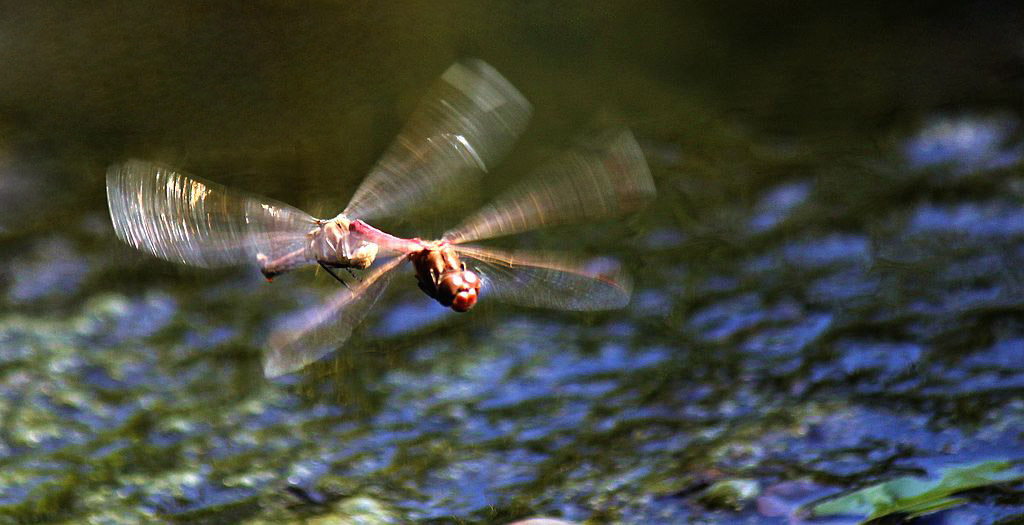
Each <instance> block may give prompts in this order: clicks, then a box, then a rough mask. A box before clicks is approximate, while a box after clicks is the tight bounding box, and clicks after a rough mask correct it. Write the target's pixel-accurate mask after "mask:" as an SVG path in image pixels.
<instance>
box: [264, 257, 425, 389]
mask: <svg viewBox="0 0 1024 525" xmlns="http://www.w3.org/2000/svg"><path fill="white" fill-rule="evenodd" d="M405 260H406V258H405V257H395V258H393V259H391V260H389V261H387V262H385V263H384V264H382V265H380V266H378V267H377V268H375V269H373V270H372V271H371V272H370V273H368V274H366V275H365V276H364V277H363V279H362V281H360V282H359V283H358V284H357V285H354V286H352V287H351V288H345V289H342V290H340V291H338V292H337V293H336V294H335V295H334V296H333V297H331V298H330V299H329V300H328V301H326V302H324V303H322V304H319V305H317V306H314V307H311V308H308V309H306V310H303V311H301V312H299V313H297V314H294V315H292V316H289V317H287V318H285V319H284V320H283V321H282V322H281V323H280V324H279V325H278V326H277V327H276V328H275V329H274V331H273V332H272V333H271V335H270V341H269V345H268V346H269V353H268V354H267V357H266V360H265V361H264V364H263V372H264V374H265V375H266V376H267V377H277V376H279V375H283V374H288V373H291V372H294V371H296V370H299V369H301V368H303V367H304V366H306V365H308V364H311V363H313V362H314V361H317V360H318V359H320V358H321V357H323V356H325V355H327V354H328V353H330V352H331V351H332V350H335V349H337V348H338V347H340V346H341V345H342V343H344V342H345V340H346V339H348V337H349V336H350V335H352V330H353V329H354V328H355V327H356V325H358V324H359V323H360V322H362V320H363V318H365V317H366V314H367V312H368V311H369V310H370V309H371V308H372V307H373V305H374V304H376V303H377V300H378V299H380V296H381V295H382V294H383V293H384V290H385V289H387V286H388V283H390V282H391V279H392V278H393V277H394V275H395V274H396V273H397V272H394V271H392V270H394V269H395V268H396V267H397V266H398V265H399V263H401V262H403V261H405Z"/></svg>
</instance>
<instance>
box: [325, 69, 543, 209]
mask: <svg viewBox="0 0 1024 525" xmlns="http://www.w3.org/2000/svg"><path fill="white" fill-rule="evenodd" d="M531 112H532V109H531V107H530V104H529V102H527V101H526V99H525V98H523V96H522V95H521V94H520V93H519V92H518V91H516V88H515V87H513V86H512V84H510V83H509V82H508V81H507V80H505V79H504V78H503V77H502V76H501V75H500V74H499V73H498V72H497V71H495V70H494V68H492V67H491V66H489V65H487V64H486V63H484V62H481V61H479V60H472V61H464V62H458V63H456V64H454V65H452V66H451V67H449V68H448V70H447V71H445V72H444V74H443V75H441V79H440V80H439V81H438V82H437V83H436V84H435V85H434V87H433V88H432V89H431V91H430V92H429V93H428V94H427V95H426V96H425V98H424V99H423V102H421V103H420V106H419V107H418V108H417V109H416V110H415V111H414V112H413V114H412V116H410V117H409V122H408V123H407V124H406V126H405V128H404V129H403V130H402V132H401V133H400V134H399V135H398V137H397V138H396V139H395V142H394V143H393V144H391V146H390V148H389V149H388V150H387V151H386V152H385V153H384V155H383V156H382V157H381V159H380V161H379V162H378V163H377V165H376V167H374V169H373V171H371V172H370V174H369V175H367V177H366V180H365V181H363V184H362V185H361V186H360V187H359V189H357V190H356V192H355V195H353V197H352V201H351V202H349V205H348V207H347V208H345V211H344V212H343V215H344V216H346V217H350V218H354V219H364V220H365V219H377V218H380V217H385V216H388V215H390V214H392V213H394V212H396V211H403V209H404V208H407V207H410V206H413V205H416V204H427V203H429V202H430V199H431V197H434V196H440V195H444V193H445V192H446V191H449V190H453V189H456V188H458V185H459V183H464V182H466V181H467V179H468V178H469V177H472V176H474V175H478V174H479V173H480V172H481V170H487V169H490V168H491V167H492V166H494V164H496V163H497V162H498V160H499V159H500V158H501V157H502V156H503V155H504V154H505V153H506V152H507V151H508V149H509V148H510V147H511V146H512V143H513V142H515V140H516V138H517V137H518V136H519V134H520V133H521V132H522V131H523V128H525V127H526V123H527V121H529V119H530V113H531Z"/></svg>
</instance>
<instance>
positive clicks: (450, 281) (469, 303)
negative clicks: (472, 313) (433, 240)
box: [409, 246, 480, 312]
mask: <svg viewBox="0 0 1024 525" xmlns="http://www.w3.org/2000/svg"><path fill="white" fill-rule="evenodd" d="M409 258H410V260H412V263H413V266H414V267H415V268H416V280H417V281H418V283H419V286H420V289H421V290H423V291H424V292H426V294H427V295H429V296H430V297H433V298H434V299H436V300H437V302H439V303H441V305H442V306H446V307H448V308H451V309H452V310H455V311H456V312H465V311H467V310H469V309H470V308H472V307H473V305H475V304H476V299H477V296H478V295H479V293H480V278H479V277H478V276H477V275H476V274H475V273H474V272H472V271H470V270H467V269H466V266H465V265H464V264H462V262H461V261H459V256H458V254H456V253H455V250H453V249H452V248H451V247H449V246H441V247H428V248H424V249H423V250H421V251H418V252H415V253H413V254H411V255H410V256H409Z"/></svg>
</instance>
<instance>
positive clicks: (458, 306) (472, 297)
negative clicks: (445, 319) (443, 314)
mask: <svg viewBox="0 0 1024 525" xmlns="http://www.w3.org/2000/svg"><path fill="white" fill-rule="evenodd" d="M479 290H480V278H479V277H477V275H476V274H475V273H473V272H470V271H462V272H448V273H447V274H445V275H444V276H443V277H441V285H440V286H439V287H438V296H437V300H438V301H439V302H440V303H441V304H443V305H445V306H450V307H451V308H452V310H455V311H456V312H465V311H466V310H469V309H470V308H472V307H473V305H474V304H476V298H477V295H478V292H479Z"/></svg>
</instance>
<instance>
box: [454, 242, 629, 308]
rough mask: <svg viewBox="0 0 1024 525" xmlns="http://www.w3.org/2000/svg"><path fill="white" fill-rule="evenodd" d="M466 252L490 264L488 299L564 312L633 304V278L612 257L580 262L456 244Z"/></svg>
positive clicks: (485, 271) (486, 267)
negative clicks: (493, 298)
mask: <svg viewBox="0 0 1024 525" xmlns="http://www.w3.org/2000/svg"><path fill="white" fill-rule="evenodd" d="M455 250H456V251H457V252H458V253H459V255H461V256H466V257H471V258H473V259H476V260H477V261H480V262H481V263H484V264H482V265H480V266H478V267H477V269H478V270H479V272H480V274H481V276H480V278H481V279H482V280H483V289H482V291H481V296H482V297H485V298H486V297H488V296H493V297H495V298H496V299H498V300H501V301H505V302H509V303H514V304H520V305H523V306H534V307H541V308H555V309H559V310H609V309H614V308H622V307H623V306H626V305H627V304H629V295H630V292H631V291H632V289H633V287H632V282H631V281H630V279H629V276H628V275H626V274H625V272H623V271H622V268H621V267H620V266H619V264H618V263H617V262H615V261H614V260H610V259H594V260H591V261H574V260H573V259H570V258H567V257H565V256H564V255H555V254H548V253H536V252H533V253H530V252H505V251H498V250H493V249H491V248H484V247H481V246H461V245H460V246H456V247H455Z"/></svg>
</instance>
